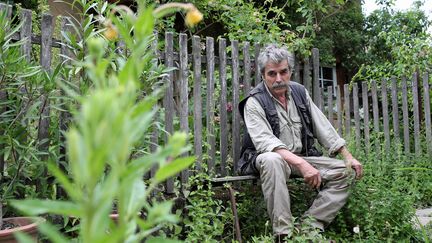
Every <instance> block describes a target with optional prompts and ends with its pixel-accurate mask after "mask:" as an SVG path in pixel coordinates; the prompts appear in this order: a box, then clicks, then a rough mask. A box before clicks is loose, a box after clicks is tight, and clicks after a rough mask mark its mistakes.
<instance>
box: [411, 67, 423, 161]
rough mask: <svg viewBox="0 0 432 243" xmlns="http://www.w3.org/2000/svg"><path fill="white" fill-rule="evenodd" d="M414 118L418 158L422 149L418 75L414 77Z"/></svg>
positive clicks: (415, 144) (415, 147) (415, 145)
mask: <svg viewBox="0 0 432 243" xmlns="http://www.w3.org/2000/svg"><path fill="white" fill-rule="evenodd" d="M412 96H413V113H414V114H413V116H414V151H415V154H416V156H419V155H420V154H421V147H420V111H419V96H418V74H417V73H416V72H415V73H414V74H413V76H412Z"/></svg>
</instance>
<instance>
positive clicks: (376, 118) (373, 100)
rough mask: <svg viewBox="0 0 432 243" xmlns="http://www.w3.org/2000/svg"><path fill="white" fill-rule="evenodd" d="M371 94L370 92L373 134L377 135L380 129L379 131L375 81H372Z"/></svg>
mask: <svg viewBox="0 0 432 243" xmlns="http://www.w3.org/2000/svg"><path fill="white" fill-rule="evenodd" d="M371 92H372V112H373V120H374V131H375V133H377V134H378V133H379V130H380V129H379V111H378V95H377V84H376V81H375V80H372V83H371Z"/></svg>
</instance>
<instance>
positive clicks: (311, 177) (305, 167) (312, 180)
mask: <svg viewBox="0 0 432 243" xmlns="http://www.w3.org/2000/svg"><path fill="white" fill-rule="evenodd" d="M274 152H276V153H278V154H280V155H281V156H282V158H283V159H284V160H285V161H286V162H287V163H288V164H289V165H291V166H294V167H296V168H298V170H299V171H300V173H301V174H302V175H303V178H304V180H305V182H306V183H307V184H309V185H310V186H311V187H312V188H317V189H319V188H320V186H321V175H320V173H319V171H318V170H317V169H315V168H314V167H313V166H312V165H311V164H309V163H308V162H307V161H306V160H304V159H303V158H302V157H299V156H297V155H295V154H293V153H291V152H290V151H288V150H286V149H283V148H282V149H276V150H275V151H274Z"/></svg>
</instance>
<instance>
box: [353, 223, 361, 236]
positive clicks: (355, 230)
mask: <svg viewBox="0 0 432 243" xmlns="http://www.w3.org/2000/svg"><path fill="white" fill-rule="evenodd" d="M353 231H354V233H356V234H359V233H360V227H359V226H358V225H356V227H354V228H353Z"/></svg>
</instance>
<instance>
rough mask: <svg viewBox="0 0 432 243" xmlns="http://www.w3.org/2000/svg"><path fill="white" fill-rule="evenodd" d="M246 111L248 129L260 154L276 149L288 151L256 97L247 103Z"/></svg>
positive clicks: (245, 118)
mask: <svg viewBox="0 0 432 243" xmlns="http://www.w3.org/2000/svg"><path fill="white" fill-rule="evenodd" d="M244 109H245V110H244V120H245V124H246V128H247V130H248V132H249V135H250V137H251V139H252V142H253V144H254V145H255V148H256V150H257V151H258V153H265V152H271V151H273V150H274V149H276V148H285V149H286V146H285V144H284V143H282V141H281V140H279V139H278V138H277V137H276V136H275V135H274V134H273V131H272V129H271V126H270V123H269V122H268V121H267V119H266V116H265V112H264V110H263V108H262V107H261V105H260V104H259V102H258V101H257V100H256V99H255V98H254V97H251V98H249V99H248V100H247V101H246V105H245V108H244Z"/></svg>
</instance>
